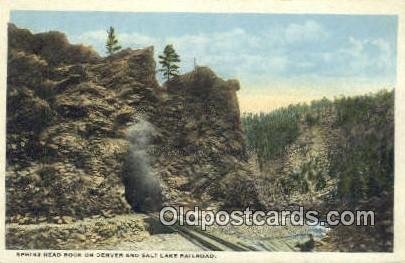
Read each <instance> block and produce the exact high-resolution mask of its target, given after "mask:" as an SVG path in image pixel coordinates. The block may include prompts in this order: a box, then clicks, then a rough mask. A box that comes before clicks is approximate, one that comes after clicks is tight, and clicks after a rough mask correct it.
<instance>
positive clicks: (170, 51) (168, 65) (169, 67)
mask: <svg viewBox="0 0 405 263" xmlns="http://www.w3.org/2000/svg"><path fill="white" fill-rule="evenodd" d="M159 59H160V60H159V63H160V64H161V65H162V68H161V69H160V71H161V72H163V76H164V77H165V78H166V79H167V80H168V81H169V80H170V79H172V78H173V77H176V76H178V75H179V66H178V65H177V64H176V63H178V62H180V57H179V55H177V53H176V51H175V50H174V48H173V45H167V46H166V47H165V49H164V50H163V55H159Z"/></svg>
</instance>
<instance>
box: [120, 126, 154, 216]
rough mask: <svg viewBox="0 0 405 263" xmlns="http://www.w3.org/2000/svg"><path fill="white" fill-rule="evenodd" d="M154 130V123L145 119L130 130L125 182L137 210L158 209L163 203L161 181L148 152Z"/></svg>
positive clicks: (132, 204)
mask: <svg viewBox="0 0 405 263" xmlns="http://www.w3.org/2000/svg"><path fill="white" fill-rule="evenodd" d="M154 131H155V130H154V127H153V125H152V124H150V123H149V122H147V121H145V120H140V121H139V122H138V123H136V124H134V125H133V126H131V127H130V128H129V130H128V140H129V143H130V145H129V149H128V156H127V158H126V161H125V166H124V184H125V188H126V189H125V190H126V191H125V194H126V198H127V200H128V202H129V203H130V205H131V206H132V208H133V209H134V210H135V211H143V212H151V211H157V210H158V209H159V208H160V207H161V203H162V197H161V196H162V194H161V187H160V182H159V180H158V178H157V177H156V176H155V175H154V173H153V170H152V168H151V165H150V156H149V155H148V152H147V150H148V146H149V145H150V144H151V140H152V136H153V133H154Z"/></svg>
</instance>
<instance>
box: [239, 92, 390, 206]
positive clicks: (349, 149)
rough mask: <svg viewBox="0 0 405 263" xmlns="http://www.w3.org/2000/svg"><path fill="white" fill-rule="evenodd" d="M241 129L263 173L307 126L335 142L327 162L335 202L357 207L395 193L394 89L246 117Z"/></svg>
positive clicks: (293, 106)
mask: <svg viewBox="0 0 405 263" xmlns="http://www.w3.org/2000/svg"><path fill="white" fill-rule="evenodd" d="M242 125H243V127H244V131H245V136H246V142H247V148H248V150H249V152H250V153H251V154H252V153H253V154H255V155H256V156H257V160H258V163H259V167H260V169H263V168H264V167H265V166H266V164H268V162H269V161H270V160H276V159H279V158H280V157H281V156H282V155H283V154H284V153H285V151H286V149H287V147H288V146H289V145H290V144H292V143H294V142H296V140H297V138H298V137H299V136H300V134H301V133H302V132H304V131H305V127H306V128H308V127H315V126H317V127H319V128H320V129H322V130H323V131H324V132H325V134H326V135H327V137H328V140H329V143H330V144H329V147H328V151H327V155H328V156H325V158H326V159H327V160H328V162H329V163H328V167H329V169H328V170H329V174H328V176H329V177H330V178H335V179H336V182H337V184H336V190H335V192H334V195H335V197H337V198H339V199H340V200H342V201H346V202H347V203H352V204H355V203H356V202H357V201H360V200H365V199H367V198H370V197H372V196H379V195H381V194H383V193H384V192H389V193H391V192H392V191H393V181H394V91H393V90H392V91H386V90H383V91H380V92H378V93H374V94H367V95H363V96H354V97H344V96H342V97H338V98H335V99H334V100H328V99H326V98H324V99H322V100H318V101H313V102H311V103H310V104H297V105H290V106H288V107H285V108H280V109H277V110H275V111H272V112H270V113H259V114H254V113H245V114H243V116H242ZM308 161H310V160H308ZM309 163H311V162H309ZM322 178H323V177H322Z"/></svg>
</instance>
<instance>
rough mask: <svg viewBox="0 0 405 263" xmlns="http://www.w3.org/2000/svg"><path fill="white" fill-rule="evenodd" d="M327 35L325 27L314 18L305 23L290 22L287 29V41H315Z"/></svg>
mask: <svg viewBox="0 0 405 263" xmlns="http://www.w3.org/2000/svg"><path fill="white" fill-rule="evenodd" d="M327 36H328V34H327V32H326V31H325V29H324V28H323V27H322V26H321V25H320V24H318V23H317V22H315V21H313V20H308V21H306V22H305V23H304V24H290V25H289V26H288V27H287V28H286V30H285V39H286V41H287V43H297V42H309V41H311V42H315V41H320V40H322V39H325V38H326V37H327Z"/></svg>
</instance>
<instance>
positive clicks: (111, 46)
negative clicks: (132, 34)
mask: <svg viewBox="0 0 405 263" xmlns="http://www.w3.org/2000/svg"><path fill="white" fill-rule="evenodd" d="M105 47H106V48H107V53H108V55H112V54H114V53H115V52H116V51H118V50H120V49H121V46H120V45H118V40H117V37H116V35H115V30H114V28H113V27H112V26H110V29H109V30H107V42H106V44H105Z"/></svg>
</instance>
